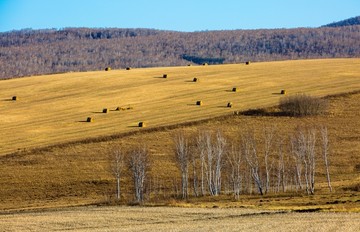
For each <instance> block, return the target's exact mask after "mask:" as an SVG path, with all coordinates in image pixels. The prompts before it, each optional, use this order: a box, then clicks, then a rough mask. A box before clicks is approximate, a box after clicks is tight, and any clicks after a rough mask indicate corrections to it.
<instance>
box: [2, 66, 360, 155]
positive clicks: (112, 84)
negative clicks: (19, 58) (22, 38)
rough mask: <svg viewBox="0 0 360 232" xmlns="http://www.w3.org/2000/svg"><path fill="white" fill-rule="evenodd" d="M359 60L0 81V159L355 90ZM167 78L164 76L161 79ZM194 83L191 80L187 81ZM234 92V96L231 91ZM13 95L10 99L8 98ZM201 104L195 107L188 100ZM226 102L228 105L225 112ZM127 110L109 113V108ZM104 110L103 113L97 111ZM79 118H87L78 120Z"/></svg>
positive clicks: (191, 67)
mask: <svg viewBox="0 0 360 232" xmlns="http://www.w3.org/2000/svg"><path fill="white" fill-rule="evenodd" d="M359 62H360V60H359V59H329V60H302V61H283V62H269V63H252V64H250V65H244V64H234V65H214V66H211V65H210V66H190V67H171V68H149V69H134V70H113V71H110V72H105V71H100V72H84V73H66V74H58V75H50V76H38V77H31V78H21V79H13V80H5V81H1V82H0V99H1V100H2V101H0V107H1V111H0V133H1V140H0V154H1V155H4V154H8V153H12V152H16V151H19V150H23V149H31V148H37V147H44V146H49V145H55V144H58V143H66V142H71V141H77V140H84V139H87V138H94V137H99V136H108V135H111V134H118V133H124V132H132V131H136V130H138V129H139V128H137V125H138V122H140V121H144V122H146V124H147V125H148V126H149V127H150V128H152V127H158V126H166V125H173V124H177V123H184V122H190V121H194V120H201V119H205V118H211V117H215V116H220V115H224V114H230V113H232V112H233V111H238V110H245V109H248V108H258V107H265V106H271V105H275V104H277V103H278V101H279V98H280V97H281V95H280V94H279V93H280V90H282V89H285V90H286V91H287V92H288V94H290V95H291V94H296V93H306V94H310V95H315V96H324V95H329V94H336V93H344V92H350V91H353V90H354V89H355V90H356V89H360V80H359V78H358V77H359V75H360V65H359ZM163 74H167V75H168V78H166V79H165V78H162V76H163ZM194 77H196V78H199V80H200V81H199V82H198V83H195V82H192V80H193V78H194ZM233 87H237V88H238V90H239V91H238V92H232V91H231V90H232V88H233ZM13 96H17V97H18V100H17V101H11V98H12V97H13ZM200 100H201V101H203V106H201V107H199V106H196V101H200ZM228 102H232V103H233V108H227V107H226V105H227V103H228ZM118 106H120V107H125V108H127V107H129V106H130V107H132V109H131V110H125V111H114V110H115V109H116V107H118ZM104 108H108V109H109V113H107V114H104V113H102V110H103V109H104ZM87 117H92V118H93V119H94V122H93V123H86V122H85V120H86V119H87Z"/></svg>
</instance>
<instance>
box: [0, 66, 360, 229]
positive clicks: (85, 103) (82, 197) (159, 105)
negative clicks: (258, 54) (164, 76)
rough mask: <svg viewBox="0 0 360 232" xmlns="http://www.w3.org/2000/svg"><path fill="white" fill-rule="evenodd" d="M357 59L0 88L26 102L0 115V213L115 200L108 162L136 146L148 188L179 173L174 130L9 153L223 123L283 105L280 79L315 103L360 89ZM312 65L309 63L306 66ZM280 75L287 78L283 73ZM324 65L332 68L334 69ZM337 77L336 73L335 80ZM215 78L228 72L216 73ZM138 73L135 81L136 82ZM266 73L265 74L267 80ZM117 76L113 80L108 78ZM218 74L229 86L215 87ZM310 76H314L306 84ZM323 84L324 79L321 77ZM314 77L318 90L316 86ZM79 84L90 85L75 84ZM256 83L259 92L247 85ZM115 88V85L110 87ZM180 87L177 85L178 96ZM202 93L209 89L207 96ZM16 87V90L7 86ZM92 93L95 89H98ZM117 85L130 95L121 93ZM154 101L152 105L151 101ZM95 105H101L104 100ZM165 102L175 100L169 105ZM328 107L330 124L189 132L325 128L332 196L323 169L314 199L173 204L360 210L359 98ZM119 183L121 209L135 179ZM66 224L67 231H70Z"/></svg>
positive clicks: (255, 122)
mask: <svg viewBox="0 0 360 232" xmlns="http://www.w3.org/2000/svg"><path fill="white" fill-rule="evenodd" d="M358 61H359V60H356V59H350V60H336V61H334V60H323V61H296V62H295V61H294V62H274V63H263V64H261V63H259V64H257V63H254V64H251V66H249V67H246V70H244V69H243V68H244V67H245V66H244V65H225V66H207V67H203V66H199V67H193V66H192V67H180V68H168V69H166V68H163V69H144V70H140V69H135V70H132V71H131V72H130V73H131V75H130V73H129V72H125V71H123V72H122V71H116V70H115V71H111V72H102V75H107V74H109V75H110V76H108V77H107V78H102V77H99V76H98V75H99V74H98V73H77V74H75V73H74V74H66V75H55V76H42V77H34V79H33V78H28V79H17V80H9V81H2V82H1V84H2V85H0V89H1V91H0V94H1V96H2V97H3V99H6V97H7V96H12V95H14V94H18V95H20V94H19V93H10V92H14V90H16V91H18V90H19V89H21V92H23V94H21V96H22V98H21V99H22V100H21V101H19V102H16V103H15V102H12V101H11V100H10V101H9V99H7V100H6V101H2V102H1V103H0V104H1V106H2V107H3V110H2V113H1V114H2V115H1V117H0V120H2V123H1V124H0V127H1V133H2V140H1V142H0V146H1V151H2V154H3V155H2V156H0V173H1V175H2V176H1V178H0V186H1V188H0V210H2V211H3V212H5V211H6V210H11V209H23V208H24V209H31V208H33V209H34V208H44V207H45V208H47V207H62V206H73V205H84V204H94V203H99V202H111V201H112V197H113V196H114V193H115V181H114V178H113V177H112V175H111V172H110V168H109V159H108V157H109V153H110V151H111V150H112V149H113V148H114V147H118V146H121V147H122V148H123V149H126V148H129V147H132V146H138V145H139V144H144V145H146V146H147V147H148V148H149V151H150V154H151V162H152V169H151V173H150V175H151V178H152V181H154V180H162V182H161V184H162V185H163V186H164V187H166V188H168V189H172V184H173V180H174V178H176V175H177V174H178V170H177V168H176V166H175V165H174V160H173V155H172V154H173V142H172V137H173V135H174V133H176V131H177V130H178V129H176V128H175V129H166V128H165V129H162V130H154V131H151V132H146V131H145V133H134V134H131V135H127V136H123V137H119V138H115V137H114V138H113V139H108V140H106V141H100V142H93V143H88V144H87V143H80V144H72V145H67V146H58V147H52V148H51V149H50V148H49V149H42V150H37V151H28V152H27V151H19V152H17V153H14V154H8V155H5V153H6V152H10V151H15V150H16V148H18V147H21V148H23V147H37V146H44V145H49V144H56V143H60V142H66V141H72V140H77V139H81V138H83V136H84V135H86V136H89V137H90V136H99V135H107V134H112V133H120V132H127V131H137V130H143V129H145V130H146V128H142V129H139V128H138V122H139V121H141V120H144V119H146V122H149V125H150V126H149V127H150V130H151V127H154V126H160V125H171V124H174V123H179V122H187V121H191V120H197V119H203V118H208V117H213V116H218V115H222V114H224V113H226V112H232V111H233V110H241V109H248V108H256V107H257V106H262V105H271V104H276V103H278V100H279V97H280V94H279V91H278V90H279V89H281V87H283V84H280V83H278V82H280V81H284V84H286V86H285V87H286V89H287V90H288V91H289V92H290V94H291V92H296V89H300V87H301V86H302V87H303V88H304V92H306V93H309V94H312V95H324V94H326V93H329V92H331V93H338V92H346V91H352V90H356V89H360V87H359V82H360V81H359V79H358V78H356V77H355V76H356V75H359V73H360V71H359V70H356V69H357V68H358V65H354V63H356V62H358ZM307 62H310V63H312V64H313V65H310V64H306V65H304V63H307ZM301 64H302V65H301ZM337 65H340V66H337ZM341 65H343V66H341ZM288 66H291V67H293V68H294V66H295V67H296V68H298V69H300V70H303V69H305V70H303V72H304V73H305V74H301V75H300V74H299V73H301V72H300V71H298V72H293V70H292V69H290V68H289V67H288ZM270 67H272V68H273V69H272V68H270ZM281 67H283V69H284V70H282V71H281ZM311 67H312V68H311ZM324 67H328V68H329V70H328V69H327V68H324ZM316 68H317V69H316ZM165 69H166V71H165ZM184 69H187V71H188V72H189V73H190V74H189V75H187V74H185V72H184ZM176 70H177V71H176ZM224 70H226V71H224ZM269 70H272V72H274V73H279V72H280V73H281V74H282V75H284V77H283V78H280V79H277V81H278V82H276V81H274V83H272V84H270V83H268V81H269V78H265V76H266V75H265V73H266V74H267V75H268V74H269V75H270V74H272V73H269V72H270V71H269ZM285 70H287V72H285ZM324 70H325V71H326V72H325V71H324ZM336 70H337V73H336V74H334V72H335V71H336ZM349 70H350V71H349ZM351 70H352V71H351ZM175 71H176V72H175ZM159 72H167V73H170V74H171V76H173V78H171V79H169V80H168V81H166V82H162V81H161V79H159V78H158V75H157V74H156V73H159ZM218 72H223V73H222V74H221V75H218ZM133 73H135V75H134V76H135V77H138V79H136V80H134V78H133V77H134V76H133ZM204 73H205V74H204ZM239 73H242V75H241V78H239V77H238V76H236V75H237V74H239ZM261 73H263V75H264V76H261V75H260V74H261ZM286 73H287V74H286ZM314 73H315V74H314ZM113 74H114V76H112V75H113ZM120 74H121V75H120ZM250 74H251V75H250ZM194 75H196V76H202V77H201V79H202V84H201V87H200V86H191V85H189V84H191V83H189V76H194ZM272 75H273V76H274V78H275V79H276V77H277V76H278V74H277V75H275V74H272ZM292 75H294V76H296V77H297V78H299V79H298V80H297V81H296V82H295V80H296V79H295V78H294V77H293V76H292ZM326 75H328V76H326ZM218 76H225V77H227V78H224V79H218V78H217V77H218ZM305 76H309V77H311V78H308V81H305V80H304V78H305ZM319 76H322V78H317V77H319ZM245 77H247V78H245ZM261 78H263V79H262V82H261V81H259V79H261ZM312 78H313V79H316V80H317V82H316V81H314V82H312ZM89 79H90V80H91V81H89ZM288 79H289V80H288ZM159 80H160V82H161V83H160V82H159ZM265 80H266V81H265ZM290 80H292V81H290ZM82 81H83V82H82ZM245 81H247V83H248V84H247V85H245V84H244V83H245ZM79 82H82V83H83V84H84V85H85V86H84V85H78V83H79ZM92 82H94V83H92ZM240 82H241V83H240ZM250 82H251V83H252V84H253V85H250V84H249V83H250ZM168 83H170V85H168ZM113 85H114V86H116V87H114V88H113V87H112V86H113ZM174 85H177V86H179V87H177V88H174V87H173V86H174ZM203 85H205V86H207V87H206V88H203V87H202V86H203ZM280 85H281V87H280ZM297 85H299V86H300V87H297ZM10 86H16V87H17V88H10ZM78 86H83V87H84V89H79V88H78ZM95 86H98V88H99V89H98V90H96V91H95ZM121 86H123V87H126V88H128V89H125V88H121ZM144 86H148V87H149V86H152V88H144ZM232 86H244V87H245V88H246V86H247V88H248V89H247V90H246V91H245V90H242V91H241V92H239V93H238V94H236V95H234V94H233V93H231V87H232ZM259 86H260V87H261V86H263V89H260V87H259ZM192 87H194V89H193V88H192ZM162 88H163V89H162ZM150 89H151V91H152V92H151V91H150ZM169 89H171V90H172V91H169ZM11 90H12V91H11ZM65 90H66V91H65ZM4 91H5V92H7V93H4ZM208 91H209V93H208ZM244 91H245V92H244ZM248 91H249V92H248ZM243 92H244V93H243ZM41 93H46V94H41ZM272 93H277V94H272ZM139 94H140V95H139ZM151 94H152V97H149V96H150V95H151ZM192 94H195V96H193V95H192ZM23 95H26V96H23ZM40 95H41V96H40ZM213 95H214V96H217V97H214V96H213ZM198 96H200V97H201V99H206V105H204V106H203V107H201V108H199V107H196V106H195V104H194V102H195V101H196V99H197V98H198ZM169 97H171V98H169ZM194 98H195V99H194ZM99 99H101V100H100V101H99ZM169 99H171V104H170V103H169V102H170V101H169ZM230 100H231V102H234V103H235V104H234V108H233V109H231V111H227V110H230V109H228V108H226V107H224V102H225V103H226V101H230ZM328 100H329V114H327V115H325V116H317V117H310V118H291V117H273V116H267V117H262V116H259V117H248V116H235V117H223V118H221V119H213V120H208V121H204V122H202V123H197V124H194V125H190V126H187V127H186V128H183V130H185V131H186V132H187V133H194V132H196V131H197V130H201V129H210V130H211V129H218V128H221V129H222V130H223V131H224V132H225V134H226V136H229V137H234V136H237V132H238V131H239V129H241V128H244V127H252V128H254V129H255V130H257V131H259V130H262V128H263V126H264V125H274V126H275V127H276V128H277V129H278V130H279V131H281V132H282V134H285V135H286V134H288V133H291V132H292V131H293V130H294V128H295V127H296V126H297V125H303V124H306V125H309V124H310V125H312V124H314V125H318V124H322V125H327V126H328V129H329V133H330V141H331V158H330V161H331V167H330V171H331V174H332V180H333V187H334V190H335V191H334V193H333V194H329V193H328V192H327V188H326V183H325V176H324V175H322V173H323V172H321V171H322V170H321V168H320V169H319V170H320V171H319V173H318V174H317V178H316V183H317V187H316V196H315V198H311V197H303V196H301V195H295V196H279V197H275V196H271V197H272V198H266V197H265V198H262V197H260V196H257V195H253V196H246V197H245V196H244V197H243V198H241V200H239V201H237V202H233V200H232V197H231V196H223V197H219V198H209V199H194V200H192V201H190V202H184V203H181V202H180V203H178V202H175V204H174V205H175V206H176V205H178V204H180V205H181V206H184V205H195V206H199V207H203V206H209V207H210V206H211V205H213V204H214V202H216V204H218V205H219V206H221V207H223V206H228V207H239V206H246V207H249V208H253V207H256V208H266V209H275V210H289V209H299V210H307V209H309V208H321V209H322V210H325V211H337V212H338V211H354V212H359V211H360V207H359V202H360V194H359V192H358V191H356V189H357V187H356V186H357V185H358V183H359V181H360V169H359V167H360V157H359V155H358V151H359V150H360V139H359V136H358V135H359V134H360V120H359V118H360V105H359V101H360V94H359V93H357V94H352V95H351V94H350V95H346V94H344V95H342V96H338V97H330V98H329V99H328ZM142 101H143V102H142ZM127 104H131V108H132V107H133V106H134V108H133V109H132V110H129V111H121V112H112V111H110V112H109V114H107V115H105V114H102V113H101V112H96V109H101V108H102V107H103V106H104V105H106V106H109V107H110V108H113V107H116V106H118V105H127ZM174 105H176V107H175V108H176V110H174ZM129 108H130V107H129ZM39 109H41V110H39ZM45 109H46V110H45ZM74 109H76V110H74ZM94 110H95V111H94ZM5 112H6V113H5ZM91 113H92V114H93V115H91V116H93V117H94V118H95V120H94V122H93V123H83V122H79V120H84V119H85V120H84V121H86V117H87V116H90V115H89V114H91ZM164 115H166V117H165V116H164ZM270 115H271V114H270ZM154 123H155V125H154ZM21 132H22V133H21ZM125 175H126V173H125ZM123 182H124V183H122V184H123V185H122V186H123V189H122V191H123V192H122V197H123V199H125V200H124V201H123V202H121V204H124V203H125V202H128V201H129V200H131V198H132V195H131V193H132V189H131V187H130V185H129V183H130V181H129V177H128V176H125V179H124V181H123ZM158 184H159V183H158ZM169 197H171V196H169V195H168V194H167V193H166V192H160V193H159V198H160V199H159V202H161V201H162V198H169ZM152 200H156V199H152ZM19 220H20V221H21V219H19ZM50 221H51V220H50ZM62 225H63V226H65V227H66V224H62ZM9 228H10V227H9ZM94 229H96V228H94Z"/></svg>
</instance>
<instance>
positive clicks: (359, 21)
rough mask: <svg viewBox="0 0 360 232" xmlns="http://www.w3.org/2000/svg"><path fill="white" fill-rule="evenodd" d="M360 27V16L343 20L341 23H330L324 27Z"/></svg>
mask: <svg viewBox="0 0 360 232" xmlns="http://www.w3.org/2000/svg"><path fill="white" fill-rule="evenodd" d="M355 25H360V16H357V17H353V18H349V19H345V20H341V21H339V22H334V23H329V24H326V25H324V26H322V27H345V26H355Z"/></svg>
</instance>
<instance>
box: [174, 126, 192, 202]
mask: <svg viewBox="0 0 360 232" xmlns="http://www.w3.org/2000/svg"><path fill="white" fill-rule="evenodd" d="M174 143H175V158H176V162H177V165H178V167H179V169H180V172H181V193H182V198H183V199H186V198H188V194H189V193H188V188H189V187H188V185H189V144H188V141H187V139H186V138H185V135H184V132H180V133H178V134H177V135H176V136H175V138H174Z"/></svg>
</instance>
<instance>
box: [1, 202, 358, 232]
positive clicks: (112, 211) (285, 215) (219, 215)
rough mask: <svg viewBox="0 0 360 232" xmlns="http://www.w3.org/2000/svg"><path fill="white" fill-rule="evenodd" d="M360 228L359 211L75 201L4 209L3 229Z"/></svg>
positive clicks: (210, 229) (199, 229) (279, 229)
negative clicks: (41, 208) (74, 205)
mask: <svg viewBox="0 0 360 232" xmlns="http://www.w3.org/2000/svg"><path fill="white" fill-rule="evenodd" d="M65 230H66V231H277V232H278V231H302V232H304V231H360V214H359V213H326V212H321V213H316V212H312V213H294V212H290V211H266V210H256V209H246V208H178V207H93V206H92V207H77V208H66V209H57V210H46V211H33V212H30V211H26V212H17V213H3V214H2V215H0V231H65Z"/></svg>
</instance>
